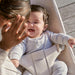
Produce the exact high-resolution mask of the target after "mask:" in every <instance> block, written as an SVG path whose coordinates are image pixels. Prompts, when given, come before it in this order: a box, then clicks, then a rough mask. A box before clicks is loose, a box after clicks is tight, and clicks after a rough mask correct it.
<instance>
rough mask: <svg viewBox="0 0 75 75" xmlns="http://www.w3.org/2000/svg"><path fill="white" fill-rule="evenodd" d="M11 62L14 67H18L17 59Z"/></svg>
mask: <svg viewBox="0 0 75 75" xmlns="http://www.w3.org/2000/svg"><path fill="white" fill-rule="evenodd" d="M11 61H12V63H13V64H14V65H15V67H18V66H19V61H18V60H17V59H11Z"/></svg>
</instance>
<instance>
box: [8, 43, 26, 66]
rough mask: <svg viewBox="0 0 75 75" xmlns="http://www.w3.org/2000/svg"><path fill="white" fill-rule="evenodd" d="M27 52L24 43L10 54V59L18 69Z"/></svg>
mask: <svg viewBox="0 0 75 75" xmlns="http://www.w3.org/2000/svg"><path fill="white" fill-rule="evenodd" d="M24 52H25V44H24V43H23V42H22V43H20V44H19V45H16V46H15V47H14V48H12V50H11V51H10V53H9V58H10V60H11V61H12V63H13V64H14V65H15V66H16V67H18V66H19V60H20V58H21V56H22V55H23V54H24Z"/></svg>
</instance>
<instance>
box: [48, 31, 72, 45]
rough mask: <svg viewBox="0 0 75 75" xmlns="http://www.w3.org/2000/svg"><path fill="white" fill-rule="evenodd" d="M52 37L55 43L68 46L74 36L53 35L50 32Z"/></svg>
mask: <svg viewBox="0 0 75 75" xmlns="http://www.w3.org/2000/svg"><path fill="white" fill-rule="evenodd" d="M48 33H49V36H50V40H51V41H52V42H54V43H57V44H61V45H68V44H69V42H68V40H69V39H70V38H72V36H69V35H66V34H63V33H53V32H48Z"/></svg>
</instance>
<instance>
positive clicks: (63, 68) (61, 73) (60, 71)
mask: <svg viewBox="0 0 75 75" xmlns="http://www.w3.org/2000/svg"><path fill="white" fill-rule="evenodd" d="M67 71H68V68H67V65H66V64H65V63H64V62H63V61H55V63H54V65H53V67H52V75H67Z"/></svg>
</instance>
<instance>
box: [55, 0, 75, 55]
mask: <svg viewBox="0 0 75 75" xmlns="http://www.w3.org/2000/svg"><path fill="white" fill-rule="evenodd" d="M56 2H57V5H58V8H59V11H60V14H61V17H62V20H63V22H64V26H65V29H66V32H67V34H69V35H71V36H73V37H75V0H56ZM73 51H74V54H75V48H73Z"/></svg>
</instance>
